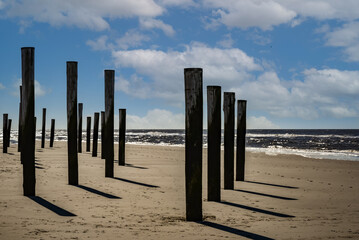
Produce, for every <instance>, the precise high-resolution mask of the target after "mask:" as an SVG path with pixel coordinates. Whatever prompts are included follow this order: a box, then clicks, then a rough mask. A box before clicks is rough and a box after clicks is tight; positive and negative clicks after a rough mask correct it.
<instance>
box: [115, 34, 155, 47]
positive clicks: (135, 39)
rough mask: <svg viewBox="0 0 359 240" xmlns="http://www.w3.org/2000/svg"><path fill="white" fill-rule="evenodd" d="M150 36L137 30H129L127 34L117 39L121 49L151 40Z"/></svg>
mask: <svg viewBox="0 0 359 240" xmlns="http://www.w3.org/2000/svg"><path fill="white" fill-rule="evenodd" d="M149 40H150V38H149V37H148V36H146V35H144V34H142V33H140V32H138V31H136V30H129V31H128V32H126V33H125V35H124V36H123V37H121V38H119V39H117V40H116V43H117V46H118V47H119V48H120V49H128V48H129V47H138V46H141V45H142V42H145V41H149Z"/></svg>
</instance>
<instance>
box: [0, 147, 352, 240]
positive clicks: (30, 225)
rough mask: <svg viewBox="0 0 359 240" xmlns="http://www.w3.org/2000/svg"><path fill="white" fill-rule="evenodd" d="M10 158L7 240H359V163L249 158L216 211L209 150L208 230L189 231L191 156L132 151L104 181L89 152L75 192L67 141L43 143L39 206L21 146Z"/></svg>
mask: <svg viewBox="0 0 359 240" xmlns="http://www.w3.org/2000/svg"><path fill="white" fill-rule="evenodd" d="M83 149H85V145H83ZM8 150H9V153H8V154H4V153H0V181H1V184H0V188H1V189H0V192H1V194H0V239H346V238H353V239H358V238H359V184H358V182H359V162H354V161H335V160H319V159H310V158H304V157H300V156H294V155H277V156H271V155H266V154H264V153H247V155H246V157H247V163H246V180H247V181H246V182H235V185H234V188H235V190H222V192H221V194H222V202H221V203H217V202H208V201H207V200H206V198H207V191H206V188H207V180H206V178H207V176H206V172H207V167H206V159H207V156H206V149H205V150H204V151H203V153H204V154H203V159H204V161H203V162H204V164H203V165H204V166H203V213H204V220H205V221H204V222H186V221H184V216H185V195H184V192H185V191H184V183H185V181H184V160H185V159H184V153H185V152H184V148H183V147H164V146H163V147H162V146H143V145H142V146H141V145H126V162H127V165H126V166H118V165H117V161H115V178H105V177H104V175H105V169H104V160H102V159H101V158H100V157H92V156H91V153H86V152H84V153H81V154H79V155H78V156H79V184H80V185H79V186H70V185H68V184H67V149H66V142H55V144H54V148H51V149H50V148H49V147H48V142H47V143H46V148H45V149H41V148H40V143H39V142H37V144H36V194H37V197H35V198H28V197H24V196H23V189H22V165H21V163H20V157H19V153H18V152H17V145H14V144H13V145H11V146H10V148H9V149H8ZM115 153H116V154H115V159H117V145H115ZM98 156H101V155H100V154H99V155H98ZM222 157H223V156H222ZM222 172H223V171H222ZM222 177H223V175H222ZM222 186H223V182H222Z"/></svg>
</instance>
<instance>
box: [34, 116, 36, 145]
mask: <svg viewBox="0 0 359 240" xmlns="http://www.w3.org/2000/svg"><path fill="white" fill-rule="evenodd" d="M34 140H35V147H36V117H34Z"/></svg>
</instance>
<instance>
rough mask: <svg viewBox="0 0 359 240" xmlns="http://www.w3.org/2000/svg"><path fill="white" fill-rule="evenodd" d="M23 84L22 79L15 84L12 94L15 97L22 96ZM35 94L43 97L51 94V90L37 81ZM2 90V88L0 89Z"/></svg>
mask: <svg viewBox="0 0 359 240" xmlns="http://www.w3.org/2000/svg"><path fill="white" fill-rule="evenodd" d="M21 84H22V80H21V78H19V79H17V81H16V82H15V83H14V84H13V87H14V90H13V91H12V92H11V94H12V95H13V96H20V93H19V86H20V85H21ZM34 87H35V88H34V92H35V96H36V97H42V96H44V95H46V94H48V93H50V92H51V89H47V88H46V87H44V86H43V85H41V84H40V82H39V81H37V80H35V86H34ZM0 89H1V88H0Z"/></svg>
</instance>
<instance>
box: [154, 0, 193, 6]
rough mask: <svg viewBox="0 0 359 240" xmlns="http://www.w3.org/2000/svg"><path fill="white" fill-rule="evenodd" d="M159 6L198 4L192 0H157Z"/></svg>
mask: <svg viewBox="0 0 359 240" xmlns="http://www.w3.org/2000/svg"><path fill="white" fill-rule="evenodd" d="M157 2H158V3H159V4H160V5H161V6H175V7H190V6H198V4H197V3H195V2H194V1H193V0H158V1H157Z"/></svg>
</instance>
